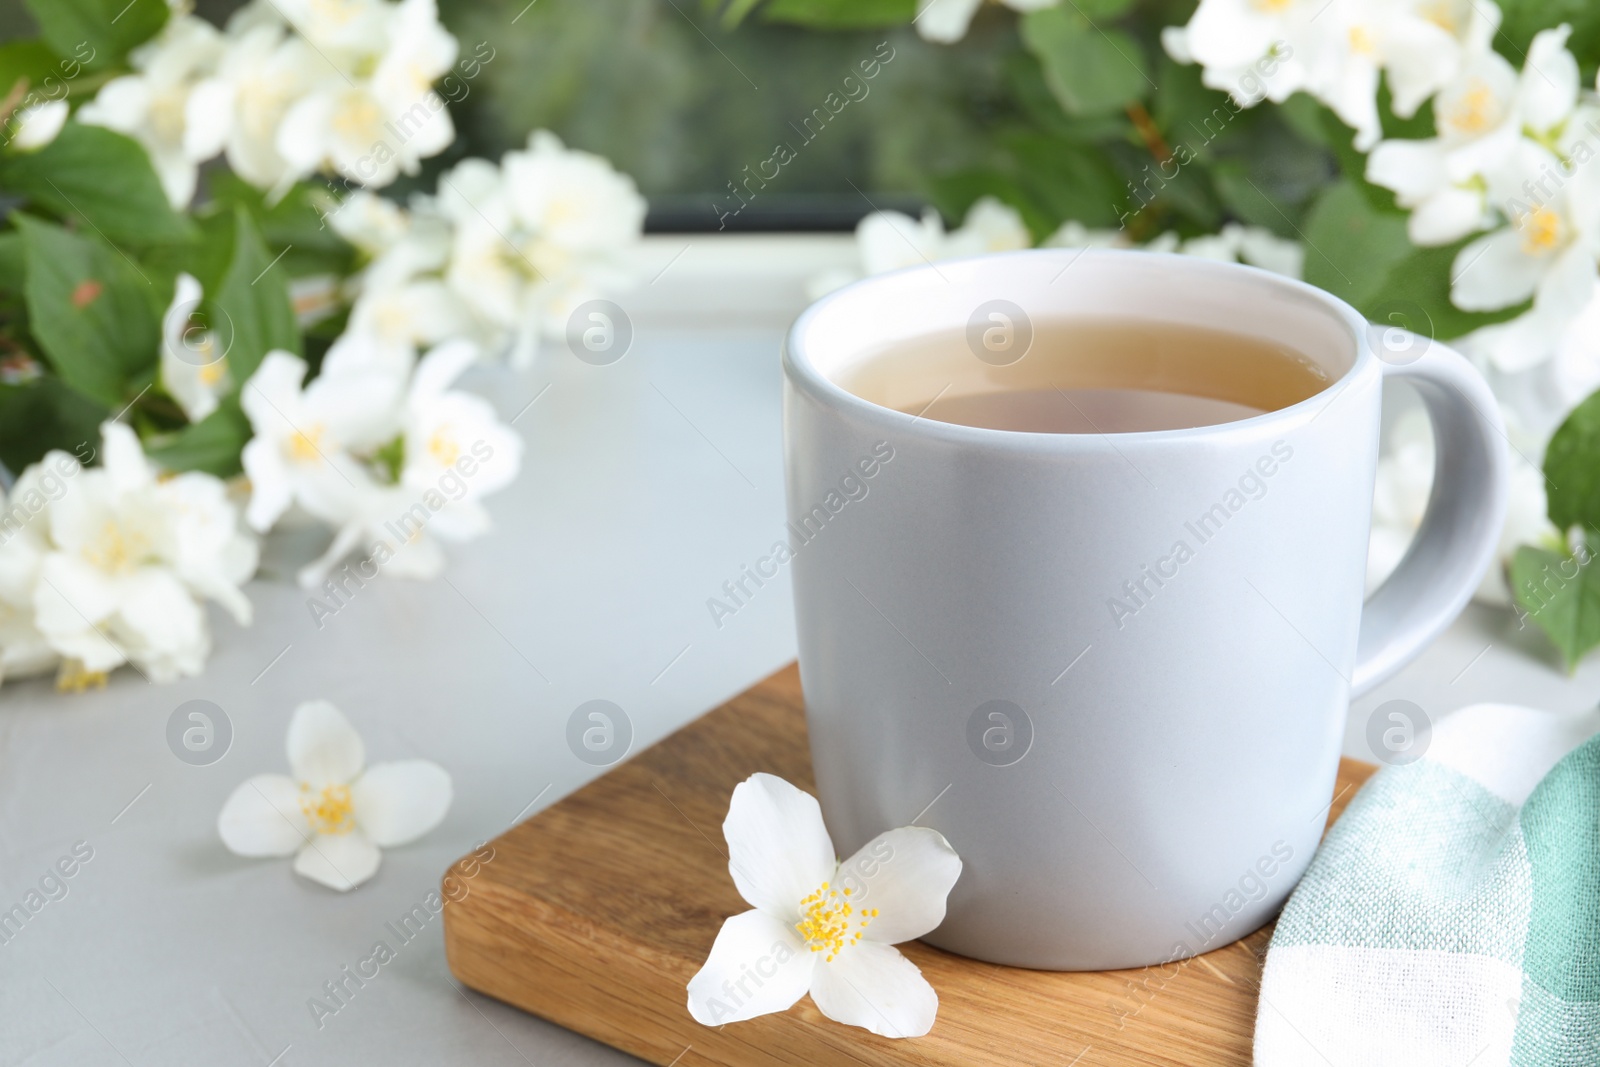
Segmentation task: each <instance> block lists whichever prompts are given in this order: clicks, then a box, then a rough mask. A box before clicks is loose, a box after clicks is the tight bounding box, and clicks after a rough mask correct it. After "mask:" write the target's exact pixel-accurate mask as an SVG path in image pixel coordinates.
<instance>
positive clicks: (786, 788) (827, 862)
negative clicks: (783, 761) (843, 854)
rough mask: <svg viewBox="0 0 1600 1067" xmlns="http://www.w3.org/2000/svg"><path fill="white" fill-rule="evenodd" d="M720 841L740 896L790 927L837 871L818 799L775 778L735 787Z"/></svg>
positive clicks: (754, 778)
mask: <svg viewBox="0 0 1600 1067" xmlns="http://www.w3.org/2000/svg"><path fill="white" fill-rule="evenodd" d="M722 835H723V837H724V838H726V839H727V842H728V870H729V871H730V872H731V873H732V874H733V884H734V886H735V887H736V888H737V889H738V890H739V895H740V896H742V897H744V899H745V900H747V901H749V902H750V904H751V905H752V906H754V907H757V908H760V909H762V910H763V911H766V912H769V913H770V914H772V915H775V916H777V917H778V918H780V919H783V920H785V921H788V922H794V921H797V920H798V919H799V917H800V900H801V898H802V897H805V896H806V895H808V894H809V893H811V892H812V891H813V890H815V889H817V888H819V887H820V886H821V885H822V883H823V882H826V881H828V880H829V879H831V878H832V877H833V874H834V871H835V869H836V866H837V860H838V858H837V856H835V854H834V851H833V840H832V838H830V837H829V836H828V828H827V827H826V826H825V825H823V822H822V808H821V806H820V805H818V804H817V798H816V797H814V796H812V795H811V794H810V793H807V792H804V791H803V790H800V789H797V788H795V787H794V786H792V785H790V784H789V783H788V782H786V781H784V780H783V779H782V778H779V777H778V776H776V775H772V774H762V773H757V774H752V775H751V776H750V777H749V778H746V779H745V780H744V781H742V782H740V783H739V784H738V785H736V786H734V787H733V797H732V799H731V800H730V801H729V802H728V817H727V818H726V819H724V820H723V822H722Z"/></svg>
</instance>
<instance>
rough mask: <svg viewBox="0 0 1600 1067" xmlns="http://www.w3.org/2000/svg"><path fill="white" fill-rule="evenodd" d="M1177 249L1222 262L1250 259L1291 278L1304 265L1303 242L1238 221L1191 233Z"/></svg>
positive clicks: (1258, 264)
mask: <svg viewBox="0 0 1600 1067" xmlns="http://www.w3.org/2000/svg"><path fill="white" fill-rule="evenodd" d="M1153 243H1154V242H1152V244H1153ZM1147 247H1149V246H1147ZM1174 251H1177V252H1180V253H1182V254H1183V255H1186V256H1198V257H1199V258H1201V259H1215V260H1219V261H1221V262H1223V263H1248V264H1249V265H1250V266H1252V267H1260V268H1261V269H1263V270H1270V271H1272V272H1273V273H1275V274H1283V275H1286V276H1288V277H1290V278H1298V277H1300V272H1301V269H1302V268H1303V267H1304V265H1305V249H1304V248H1302V247H1301V245H1300V242H1298V241H1290V240H1288V239H1286V238H1283V237H1279V236H1278V235H1277V234H1275V233H1273V232H1272V231H1271V230H1268V229H1266V228H1264V227H1261V226H1241V225H1239V224H1238V223H1236V222H1230V223H1228V224H1227V225H1225V226H1223V227H1222V229H1221V230H1220V231H1219V232H1217V233H1215V234H1212V235H1208V236H1205V237H1191V238H1189V239H1188V240H1187V241H1184V242H1183V243H1182V244H1181V245H1180V246H1178V247H1177V248H1176V249H1174Z"/></svg>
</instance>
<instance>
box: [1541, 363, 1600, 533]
mask: <svg viewBox="0 0 1600 1067" xmlns="http://www.w3.org/2000/svg"><path fill="white" fill-rule="evenodd" d="M1544 475H1545V478H1546V480H1547V481H1548V482H1549V486H1550V488H1549V492H1550V509H1549V510H1550V521H1551V522H1553V523H1555V524H1556V526H1557V527H1559V528H1560V529H1563V530H1565V529H1567V528H1569V527H1571V526H1573V525H1582V526H1584V527H1585V528H1587V529H1590V530H1600V392H1597V393H1594V394H1592V395H1591V396H1590V397H1589V399H1587V400H1585V401H1584V402H1583V403H1581V404H1579V405H1578V406H1577V407H1575V408H1573V409H1572V411H1571V413H1570V414H1568V415H1567V418H1566V421H1564V422H1563V423H1562V424H1561V427H1560V428H1559V429H1557V430H1556V432H1555V436H1553V437H1551V438H1550V444H1549V446H1548V447H1547V448H1546V449H1545V453H1544ZM1597 540H1600V539H1597Z"/></svg>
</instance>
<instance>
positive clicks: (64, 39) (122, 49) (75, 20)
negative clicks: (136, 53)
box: [24, 0, 169, 70]
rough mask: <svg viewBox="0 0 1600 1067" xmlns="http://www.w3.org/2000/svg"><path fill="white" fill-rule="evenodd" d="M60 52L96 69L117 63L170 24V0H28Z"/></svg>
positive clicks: (40, 26)
mask: <svg viewBox="0 0 1600 1067" xmlns="http://www.w3.org/2000/svg"><path fill="white" fill-rule="evenodd" d="M24 3H26V4H27V5H28V10H29V11H32V12H33V17H34V19H35V20H37V21H38V23H39V31H40V32H41V33H42V34H44V39H45V41H46V42H47V43H48V44H49V45H50V47H51V48H53V49H55V51H56V53H57V54H58V55H63V56H76V57H77V58H78V59H80V60H82V61H83V64H84V66H86V67H89V68H90V69H93V70H100V69H103V68H105V67H110V66H115V65H116V64H118V63H120V62H122V59H123V57H124V56H126V55H127V54H128V52H129V51H130V50H131V49H132V48H133V47H134V46H135V45H138V44H142V43H144V42H145V41H147V40H149V39H150V38H151V37H154V36H155V35H156V33H157V31H159V30H160V29H161V27H162V26H164V25H166V22H167V15H168V14H169V8H168V7H167V4H166V0H24Z"/></svg>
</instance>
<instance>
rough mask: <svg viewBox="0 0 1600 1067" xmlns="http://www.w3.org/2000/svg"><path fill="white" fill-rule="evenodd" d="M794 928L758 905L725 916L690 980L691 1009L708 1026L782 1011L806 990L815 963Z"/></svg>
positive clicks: (813, 955) (811, 953)
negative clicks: (704, 960) (758, 907)
mask: <svg viewBox="0 0 1600 1067" xmlns="http://www.w3.org/2000/svg"><path fill="white" fill-rule="evenodd" d="M817 959H818V956H817V954H816V953H813V952H810V951H808V950H807V949H806V946H805V943H804V942H802V941H801V940H800V938H799V936H798V935H797V934H796V933H795V931H794V928H793V927H790V926H788V925H786V924H784V923H783V922H780V921H779V920H777V919H775V918H773V917H772V916H770V915H767V914H765V913H764V912H762V911H760V910H752V911H746V912H741V913H740V914H738V915H734V916H731V917H729V918H728V919H726V920H725V921H724V922H723V924H722V929H721V930H718V931H717V939H716V941H714V942H713V943H712V945H711V953H710V955H708V956H707V957H706V962H705V965H704V966H702V967H701V968H700V970H699V971H697V972H695V976H694V977H693V978H691V979H689V1014H690V1015H692V1016H693V1017H694V1019H695V1021H696V1022H698V1023H703V1024H704V1025H706V1026H721V1025H722V1024H723V1023H733V1022H742V1021H744V1020H745V1019H754V1018H755V1017H756V1016H758V1015H767V1014H770V1013H771V1012H775V1011H784V1010H786V1009H787V1008H789V1007H791V1006H792V1005H793V1004H794V1002H795V1001H797V1000H799V999H800V998H801V997H803V996H805V995H806V990H807V989H808V988H809V987H810V986H811V983H812V978H813V972H814V970H815V968H816V965H817Z"/></svg>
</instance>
